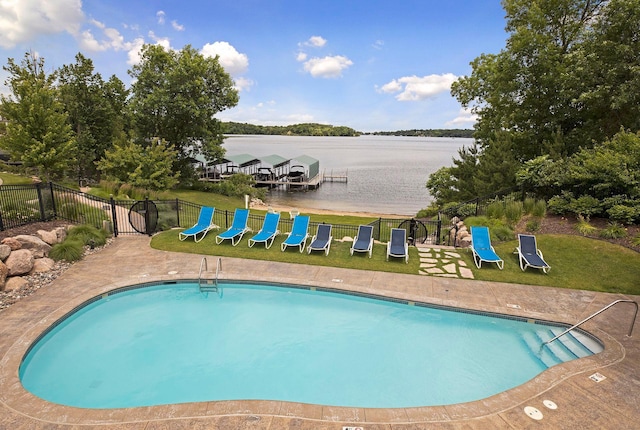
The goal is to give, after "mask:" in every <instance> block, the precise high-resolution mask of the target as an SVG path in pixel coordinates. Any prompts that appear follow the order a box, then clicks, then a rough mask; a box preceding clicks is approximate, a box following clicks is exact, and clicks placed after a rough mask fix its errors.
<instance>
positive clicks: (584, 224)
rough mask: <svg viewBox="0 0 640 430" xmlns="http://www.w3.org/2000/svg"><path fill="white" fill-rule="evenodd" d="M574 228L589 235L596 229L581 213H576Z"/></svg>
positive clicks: (584, 234)
mask: <svg viewBox="0 0 640 430" xmlns="http://www.w3.org/2000/svg"><path fill="white" fill-rule="evenodd" d="M575 229H576V230H578V232H579V233H580V234H581V235H583V236H589V235H593V234H595V233H596V232H597V231H598V229H597V228H596V227H594V226H593V225H591V224H590V223H589V217H587V218H585V217H583V216H582V215H578V223H577V224H576V226H575Z"/></svg>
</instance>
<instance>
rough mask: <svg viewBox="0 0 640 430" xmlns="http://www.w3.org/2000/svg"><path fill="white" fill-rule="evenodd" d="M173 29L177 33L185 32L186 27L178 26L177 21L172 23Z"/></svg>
mask: <svg viewBox="0 0 640 430" xmlns="http://www.w3.org/2000/svg"><path fill="white" fill-rule="evenodd" d="M171 27H173V29H174V30H176V31H184V25H181V24H178V21H176V20H175V19H174V20H173V21H171Z"/></svg>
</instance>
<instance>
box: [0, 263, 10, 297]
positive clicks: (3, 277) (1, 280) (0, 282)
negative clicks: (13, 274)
mask: <svg viewBox="0 0 640 430" xmlns="http://www.w3.org/2000/svg"><path fill="white" fill-rule="evenodd" d="M7 276H9V268H8V267H7V265H6V264H4V263H1V262H0V291H4V286H5V283H6V282H7Z"/></svg>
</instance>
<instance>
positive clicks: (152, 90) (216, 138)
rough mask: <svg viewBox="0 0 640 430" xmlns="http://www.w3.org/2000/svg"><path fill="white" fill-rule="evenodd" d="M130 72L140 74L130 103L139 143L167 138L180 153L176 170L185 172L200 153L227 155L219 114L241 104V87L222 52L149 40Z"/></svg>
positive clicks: (210, 157) (213, 157)
mask: <svg viewBox="0 0 640 430" xmlns="http://www.w3.org/2000/svg"><path fill="white" fill-rule="evenodd" d="M129 74H130V75H131V77H132V78H134V79H135V83H134V84H133V85H132V88H131V100H130V102H129V106H130V109H131V112H132V115H133V121H134V124H133V127H134V131H135V136H136V138H137V142H138V144H139V145H141V146H142V147H147V146H149V145H150V144H151V142H152V141H153V139H154V138H158V139H162V140H163V141H165V142H167V144H168V145H169V146H170V147H171V148H173V149H174V150H175V151H176V153H177V158H176V162H175V163H174V170H175V171H179V172H181V173H182V174H183V176H184V175H188V174H189V173H190V171H191V163H192V161H193V157H195V155H198V154H202V155H204V157H205V159H207V161H216V160H219V159H220V158H221V157H222V155H223V154H224V152H223V149H222V147H221V143H222V140H223V135H222V127H221V125H220V122H219V121H218V120H216V119H215V118H214V116H215V115H216V114H217V113H219V112H221V111H222V110H224V109H228V108H231V107H233V106H235V105H236V104H237V103H238V92H237V90H236V89H235V88H234V86H233V80H232V79H231V77H230V76H229V74H228V73H227V72H225V70H224V68H223V67H222V66H221V65H220V63H219V61H218V57H215V58H211V57H205V56H203V55H202V54H200V53H198V52H197V51H196V50H195V49H194V48H192V47H191V46H189V45H187V46H185V47H184V48H183V49H182V50H180V51H167V50H165V49H164V48H163V47H161V46H159V45H145V46H144V47H143V48H142V53H141V62H140V63H139V64H137V65H135V66H133V68H132V69H131V70H130V71H129Z"/></svg>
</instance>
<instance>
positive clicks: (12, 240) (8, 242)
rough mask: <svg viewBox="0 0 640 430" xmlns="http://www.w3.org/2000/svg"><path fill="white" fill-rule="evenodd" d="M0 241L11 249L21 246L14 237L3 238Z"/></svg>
mask: <svg viewBox="0 0 640 430" xmlns="http://www.w3.org/2000/svg"><path fill="white" fill-rule="evenodd" d="M0 243H2V244H3V245H7V246H8V247H9V248H11V250H12V251H15V250H17V249H20V248H22V243H20V242H19V241H17V240H16V239H15V238H14V237H7V238H4V239H2V242H0Z"/></svg>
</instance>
